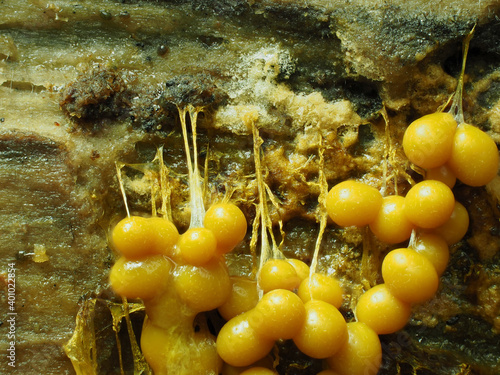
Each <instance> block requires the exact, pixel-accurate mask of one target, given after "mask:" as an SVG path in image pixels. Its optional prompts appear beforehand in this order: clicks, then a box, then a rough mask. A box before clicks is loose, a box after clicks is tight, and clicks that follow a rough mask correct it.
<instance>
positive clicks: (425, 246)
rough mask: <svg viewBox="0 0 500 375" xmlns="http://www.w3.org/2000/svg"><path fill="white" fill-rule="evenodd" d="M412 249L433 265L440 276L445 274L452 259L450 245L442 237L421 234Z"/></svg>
mask: <svg viewBox="0 0 500 375" xmlns="http://www.w3.org/2000/svg"><path fill="white" fill-rule="evenodd" d="M412 248H413V249H414V250H415V251H416V252H417V253H419V254H422V255H423V256H425V257H426V258H427V259H428V260H429V261H430V262H431V263H432V265H433V266H434V268H435V269H436V272H437V274H438V276H441V275H442V274H443V272H444V271H445V269H446V266H447V265H448V260H449V259H450V251H449V248H448V244H447V243H446V241H445V240H444V239H443V238H442V237H441V236H439V235H437V234H433V233H420V234H419V235H418V236H417V238H416V239H415V242H414V245H413V246H412Z"/></svg>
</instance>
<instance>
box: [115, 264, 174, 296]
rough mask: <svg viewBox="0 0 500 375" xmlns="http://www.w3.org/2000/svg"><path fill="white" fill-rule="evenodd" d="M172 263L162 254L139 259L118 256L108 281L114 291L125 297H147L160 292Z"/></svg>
mask: <svg viewBox="0 0 500 375" xmlns="http://www.w3.org/2000/svg"><path fill="white" fill-rule="evenodd" d="M172 267H173V265H172V263H171V261H170V260H169V259H167V258H166V257H165V256H163V255H153V256H150V257H147V258H144V259H141V260H130V259H127V258H125V257H121V258H119V259H118V260H117V261H116V262H115V264H114V265H113V267H112V268H111V272H110V274H109V283H110V284H111V288H113V290H114V291H115V293H117V294H119V295H120V296H123V297H126V298H142V299H149V298H152V297H154V296H155V295H156V294H158V293H161V291H162V290H164V288H166V286H167V280H168V277H169V274H170V271H171V269H172Z"/></svg>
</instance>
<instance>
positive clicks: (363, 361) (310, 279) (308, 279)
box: [217, 259, 382, 375]
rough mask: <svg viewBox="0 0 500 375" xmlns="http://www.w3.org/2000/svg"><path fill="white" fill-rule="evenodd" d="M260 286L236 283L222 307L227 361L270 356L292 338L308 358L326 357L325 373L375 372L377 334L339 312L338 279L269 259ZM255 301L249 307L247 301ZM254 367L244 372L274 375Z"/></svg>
mask: <svg viewBox="0 0 500 375" xmlns="http://www.w3.org/2000/svg"><path fill="white" fill-rule="evenodd" d="M258 283H259V286H260V288H261V289H262V291H263V292H264V294H263V296H262V298H261V299H260V300H259V299H258V292H257V282H255V281H254V282H250V281H249V280H246V279H240V280H237V281H236V282H235V283H234V285H235V287H234V288H233V293H232V295H231V297H230V298H229V299H228V301H227V303H226V304H224V305H222V306H221V307H220V308H219V312H220V313H221V315H222V316H223V317H224V318H225V319H227V320H228V322H227V323H226V324H225V325H224V326H223V327H222V329H221V331H220V332H219V335H218V337H217V351H218V353H219V355H220V356H221V358H222V360H223V361H224V362H225V363H227V364H229V365H230V366H234V367H236V368H238V367H243V366H249V365H252V364H254V363H255V362H257V361H259V360H261V359H263V358H264V357H266V356H267V355H268V354H269V352H270V351H271V349H272V348H273V346H274V344H275V342H276V341H277V340H290V339H291V340H293V342H294V343H295V345H296V346H297V348H298V349H299V350H300V351H301V352H303V353H304V354H306V355H308V356H310V357H312V358H317V359H327V363H328V364H329V366H330V369H328V370H325V371H323V372H321V374H337V375H357V374H360V375H361V374H368V375H369V374H376V373H377V371H378V369H379V367H380V363H381V359H382V349H381V345H380V341H379V338H378V335H377V333H376V332H375V331H374V330H373V329H371V328H370V327H368V326H367V325H366V324H364V323H360V322H353V323H346V321H345V319H344V317H343V315H342V314H341V313H340V311H339V310H338V309H339V307H340V306H341V304H342V288H341V287H340V284H339V282H338V280H336V279H335V278H334V277H331V276H327V275H324V274H320V273H313V274H312V275H310V272H309V267H308V266H307V265H306V264H305V263H303V262H301V261H299V260H296V259H270V260H268V261H267V262H266V263H265V264H264V266H263V267H262V268H261V270H260V273H259V276H258ZM249 300H252V301H253V303H251V304H249V303H248V301H249ZM273 373H274V372H272V371H271V370H267V369H263V368H260V367H252V368H249V369H248V370H246V371H245V372H243V373H242V374H249V375H250V374H256V375H257V374H273Z"/></svg>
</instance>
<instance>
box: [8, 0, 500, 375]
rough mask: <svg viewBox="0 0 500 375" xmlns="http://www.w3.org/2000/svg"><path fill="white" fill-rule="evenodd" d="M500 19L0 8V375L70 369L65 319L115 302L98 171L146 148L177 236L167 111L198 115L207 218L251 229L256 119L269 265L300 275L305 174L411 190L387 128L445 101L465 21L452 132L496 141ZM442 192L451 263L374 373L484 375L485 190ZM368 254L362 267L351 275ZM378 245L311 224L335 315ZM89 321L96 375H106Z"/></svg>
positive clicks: (139, 176) (114, 203)
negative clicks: (457, 117) (211, 210)
mask: <svg viewBox="0 0 500 375" xmlns="http://www.w3.org/2000/svg"><path fill="white" fill-rule="evenodd" d="M499 17H500V5H499V3H498V2H497V1H494V0H491V1H480V2H478V1H463V0H462V1H460V0H456V1H433V2H429V1H423V0H422V1H417V0H413V1H393V2H385V1H363V0H356V1H348V2H345V1H326V0H311V1H307V2H299V1H271V0H264V1H250V0H248V1H245V0H225V1H212V0H192V1H188V0H178V1H147V0H144V1H138V0H137V1H134V0H131V1H121V2H111V1H106V0H96V1H91V0H83V1H78V2H72V1H67V0H61V1H52V2H48V1H42V0H31V1H26V2H25V1H18V0H17V1H16V0H4V1H0V160H1V162H0V262H1V263H0V278H1V280H2V285H4V287H3V288H2V293H1V294H0V322H1V323H0V347H1V349H2V356H1V358H0V372H1V373H9V371H13V373H23V374H40V373H44V374H72V373H74V372H75V371H74V369H73V366H72V364H71V362H70V360H69V359H68V358H67V356H66V354H65V353H64V351H63V349H62V348H63V346H64V345H65V344H66V343H67V342H68V340H69V339H70V337H71V336H72V333H73V331H74V329H75V319H76V316H77V313H78V311H79V309H80V307H81V306H82V305H83V304H84V303H85V301H88V300H89V299H90V298H93V297H95V296H99V297H100V298H102V299H103V300H105V299H110V300H113V299H114V298H115V297H113V296H110V294H109V291H108V285H107V275H108V272H109V268H110V266H111V264H112V263H113V260H114V255H113V253H112V251H111V250H110V249H109V248H108V245H107V233H108V230H109V228H110V226H111V225H112V223H114V222H116V220H117V219H119V218H120V217H123V216H124V215H125V211H124V206H123V202H122V199H121V195H120V191H119V187H118V182H117V180H116V169H115V162H123V163H127V164H139V163H142V164H143V165H148V163H149V162H151V161H152V160H153V158H154V155H155V154H156V151H157V148H158V147H160V146H163V149H164V160H165V163H166V165H167V166H168V168H169V170H170V171H171V174H170V175H169V181H170V184H171V187H172V197H171V199H172V213H173V217H174V221H175V223H176V224H177V225H178V226H179V228H181V229H182V228H186V227H187V224H188V222H189V212H188V209H187V205H186V202H187V199H188V192H187V190H186V186H187V185H186V184H187V182H186V175H185V174H186V169H185V161H184V153H183V149H182V140H181V133H180V126H179V123H178V117H177V116H178V115H177V109H176V105H185V104H193V105H198V106H203V107H204V108H205V110H204V114H203V116H202V117H201V118H200V135H199V144H200V145H202V146H201V147H200V149H201V150H202V152H201V156H200V157H201V159H202V160H201V163H202V164H203V165H205V164H204V163H205V160H207V163H206V165H207V166H208V170H207V177H208V193H207V203H208V202H210V201H213V200H216V199H218V198H220V197H222V196H223V195H224V194H225V193H226V192H227V191H232V190H233V189H234V193H233V199H234V200H235V201H236V202H237V203H238V204H239V205H240V206H241V207H242V209H243V210H244V212H245V214H246V215H247V218H248V219H249V222H251V221H252V219H253V218H254V216H255V207H254V203H255V202H256V199H257V193H256V183H255V169H254V165H253V157H252V148H253V145H252V136H251V129H249V128H248V127H247V126H246V122H245V119H248V117H252V118H254V119H255V121H256V124H257V125H258V127H259V130H260V132H261V136H262V137H263V139H264V144H263V166H264V169H265V178H266V183H267V184H268V185H269V187H270V188H271V190H272V192H273V193H274V195H275V197H276V201H277V202H278V204H277V205H276V207H274V206H273V208H272V212H271V214H272V218H273V221H274V222H275V223H276V228H277V231H278V223H279V221H280V220H281V221H282V223H283V228H284V232H285V234H286V236H285V239H284V242H283V250H284V252H285V253H286V254H287V255H289V256H294V257H298V258H301V259H303V260H306V261H310V259H311V256H312V251H313V249H314V243H315V241H316V236H317V232H318V228H319V225H318V223H317V218H318V205H317V199H318V195H319V193H320V190H319V187H318V186H319V185H318V175H319V171H320V169H321V170H323V171H324V173H325V176H326V179H327V181H328V184H329V186H330V187H331V186H332V185H333V184H334V183H336V182H339V181H341V180H343V179H346V178H359V179H363V180H365V181H368V182H370V183H371V184H373V185H374V186H377V187H379V188H382V187H383V186H385V185H387V188H388V189H389V190H388V191H394V190H395V189H398V192H399V193H400V194H404V192H405V190H406V189H407V188H408V186H409V183H408V181H409V179H410V180H411V179H418V178H419V175H418V173H416V172H415V171H412V169H411V168H410V165H409V163H408V161H407V160H406V158H405V157H404V154H403V152H402V149H401V139H402V135H403V132H404V129H405V127H406V126H407V124H409V123H410V122H411V121H412V120H414V119H415V118H417V117H419V116H422V115H424V114H428V113H432V112H434V111H435V110H436V109H437V108H438V107H439V106H441V105H442V104H443V103H445V102H446V101H447V100H448V98H449V96H450V95H451V94H452V93H453V90H454V89H455V86H456V83H457V77H458V73H459V70H460V64H461V45H462V40H463V38H464V36H465V35H467V33H468V32H469V31H470V30H471V28H472V27H473V25H474V24H477V29H476V34H475V36H474V39H473V41H472V43H471V50H470V55H469V59H468V64H467V70H466V81H465V82H466V85H465V96H464V110H465V116H466V121H468V122H470V123H473V124H475V125H477V126H479V127H480V128H482V129H483V130H485V131H487V132H488V133H489V134H490V135H491V136H492V137H493V139H494V140H495V141H496V142H497V144H498V143H499V142H500V84H499V82H500V62H499V61H500V59H499V55H500V37H499V35H500V21H499ZM383 110H385V111H386V113H387V117H388V119H389V126H388V129H389V131H388V132H387V131H386V123H385V122H384V119H383V117H382V116H381V111H383ZM388 136H389V138H388ZM389 141H390V144H391V148H390V151H391V152H390V153H389V154H387V153H385V152H384V150H387V149H384V147H385V145H387V144H388V142H389ZM320 150H321V151H322V152H324V164H321V163H320V158H319V152H320ZM384 168H388V176H389V178H388V180H387V181H384V180H383V176H384ZM125 175H126V176H125V186H126V189H127V192H128V199H129V203H130V207H131V209H132V210H133V211H134V212H148V211H149V210H150V193H151V190H150V184H149V183H150V180H148V175H147V174H145V173H142V172H138V171H134V170H133V169H127V171H126V172H125ZM455 194H456V197H457V200H459V201H460V202H461V203H463V204H464V205H465V206H466V207H467V209H468V211H469V214H470V216H471V228H470V230H469V233H468V234H467V236H466V238H465V239H464V241H462V242H461V243H460V244H459V245H457V246H454V247H453V248H452V249H451V253H452V256H451V262H450V266H449V270H448V271H447V272H446V273H445V275H444V277H443V278H442V281H441V288H440V292H439V293H438V295H437V296H436V298H435V299H434V300H432V301H430V302H429V303H426V304H423V305H420V306H416V307H414V309H413V318H412V321H411V322H410V324H409V326H408V327H407V329H406V330H405V331H404V332H402V333H398V334H395V335H390V336H389V337H384V338H382V340H383V345H384V365H383V369H382V372H381V373H383V374H392V373H395V372H396V371H397V368H398V366H399V368H400V369H401V372H402V373H411V371H412V369H415V371H416V372H415V373H416V374H419V375H423V374H451V373H452V374H458V373H462V374H495V373H498V371H499V370H500V355H499V353H500V345H499V331H500V287H499V285H500V268H499V259H500V258H499V257H500V255H499V251H498V250H499V248H500V237H499V233H500V225H499V217H500V215H499V210H498V207H499V206H498V199H499V195H500V180H494V181H493V182H492V183H491V184H490V185H488V186H486V187H481V188H469V187H466V186H457V188H456V189H455ZM249 232H250V230H249ZM278 232H279V231H278ZM249 242H250V239H248V241H247V243H246V244H244V245H243V246H242V247H241V248H240V249H239V253H238V254H234V255H231V256H230V257H229V259H228V261H229V263H230V267H231V270H232V272H233V273H241V274H248V273H250V272H251V270H252V263H251V256H250V255H249V251H248V248H249V244H248V243H249ZM367 247H368V249H369V250H370V254H371V255H370V264H371V266H370V268H369V269H368V270H364V271H363V273H362V274H361V273H360V270H359V267H360V263H361V257H362V254H363V249H366V248H367ZM388 249H389V247H388V246H387V245H384V244H382V243H379V242H378V241H377V240H376V239H375V238H373V237H369V238H367V237H366V235H364V234H363V233H362V232H360V231H357V230H353V229H348V230H342V229H341V228H338V227H336V226H335V225H333V223H329V225H328V227H327V230H326V233H325V237H324V239H323V243H322V248H321V254H322V256H321V259H320V264H319V269H320V270H322V271H324V272H328V273H336V275H337V276H338V277H340V278H341V280H342V283H343V286H344V288H345V290H346V298H345V303H344V306H343V309H344V310H343V312H344V313H345V314H346V315H347V316H348V317H349V316H352V315H349V314H352V313H351V312H350V307H352V306H353V305H355V301H356V299H357V297H358V296H359V295H360V293H361V291H362V288H363V285H362V283H361V279H362V278H365V279H368V280H369V281H370V282H371V283H377V282H380V272H379V266H380V262H381V259H382V258H383V255H384V254H385V253H386V252H387V250H388ZM9 263H15V266H16V300H15V312H16V313H17V315H16V323H15V328H16V331H15V335H16V338H15V346H16V368H15V369H12V368H11V367H10V366H9V365H8V360H7V359H6V358H5V356H4V348H6V347H7V346H8V345H9V341H10V340H9V339H8V338H7V335H8V333H9V329H10V325H9V324H8V322H7V317H8V315H7V313H8V312H9V311H8V307H9V305H8V304H7V280H8V275H7V268H8V264H9ZM103 311H106V307H103V308H102V311H100V312H98V316H99V317H101V323H102V325H101V326H99V329H101V331H99V332H97V333H98V335H101V336H98V339H99V340H100V341H99V342H100V344H99V350H100V352H99V361H100V362H99V366H100V367H99V371H100V373H112V371H115V372H116V373H119V367H116V366H117V359H116V357H117V352H116V351H117V349H116V343H115V341H114V340H115V336H114V334H113V331H112V330H111V329H110V327H111V324H112V323H111V321H110V318H109V316H108V317H104V316H105V314H104V312H103ZM99 314H100V315H99ZM124 350H126V349H124ZM280 350H281V353H282V357H283V361H282V366H281V368H280V369H281V370H280V371H283V373H290V374H292V373H293V374H299V373H300V374H302V373H307V372H299V370H294V371H296V372H286V371H289V369H290V368H292V366H290V365H288V363H289V361H290V360H291V359H290V358H294V355H295V354H293V353H292V354H290V353H289V352H288V351H292V352H293V349H290V348H284V347H282V348H280ZM287 353H288V354H287ZM304 361H305V360H304ZM129 365H130V364H129ZM287 366H288V367H287ZM312 366H314V364H313V365H312ZM316 366H317V364H316ZM311 368H313V367H311ZM290 371H291V370H290ZM304 371H312V370H304ZM460 371H462V372H460Z"/></svg>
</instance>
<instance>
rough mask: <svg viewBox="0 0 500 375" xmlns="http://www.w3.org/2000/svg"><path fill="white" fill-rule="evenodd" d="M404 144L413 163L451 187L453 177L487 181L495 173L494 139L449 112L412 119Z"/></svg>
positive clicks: (472, 183) (471, 181) (468, 181)
mask: <svg viewBox="0 0 500 375" xmlns="http://www.w3.org/2000/svg"><path fill="white" fill-rule="evenodd" d="M403 148H404V151H405V154H406V156H407V157H408V159H409V160H410V161H411V162H412V163H413V164H415V165H418V166H419V167H421V168H423V169H425V170H426V171H427V173H428V174H430V175H431V176H432V177H431V178H435V179H438V180H441V181H443V182H445V183H446V182H448V183H447V184H448V185H450V184H451V186H450V187H453V184H454V183H455V178H458V179H459V180H460V181H462V182H463V183H464V184H467V185H470V186H482V185H486V184H487V183H488V182H490V181H491V180H492V179H493V178H494V177H495V176H496V175H497V173H498V149H497V146H496V144H495V142H494V141H493V140H492V139H491V137H490V136H488V134H486V133H485V132H483V131H482V130H480V129H478V128H476V127H475V126H472V125H469V124H466V123H461V124H457V122H456V121H455V119H454V118H453V116H452V115H451V114H450V113H444V112H437V113H432V114H430V115H426V116H423V117H421V118H419V119H417V120H415V121H413V122H412V123H411V124H410V125H409V126H408V128H407V129H406V131H405V134H404V137H403Z"/></svg>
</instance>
